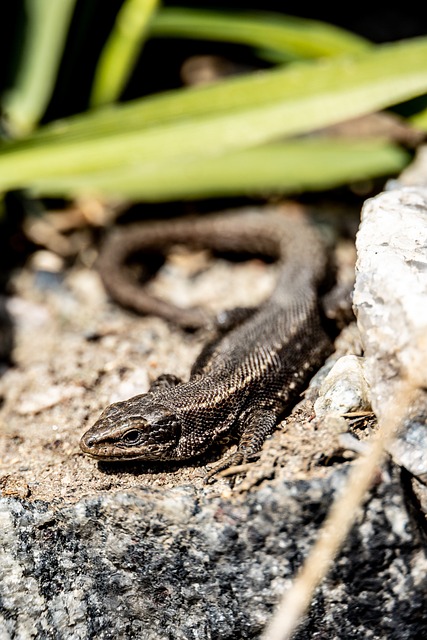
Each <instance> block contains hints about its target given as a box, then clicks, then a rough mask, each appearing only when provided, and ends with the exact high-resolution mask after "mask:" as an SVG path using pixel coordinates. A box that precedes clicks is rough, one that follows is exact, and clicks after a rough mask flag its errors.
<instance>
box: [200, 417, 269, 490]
mask: <svg viewBox="0 0 427 640" xmlns="http://www.w3.org/2000/svg"><path fill="white" fill-rule="evenodd" d="M239 422H240V425H239V430H238V432H239V434H240V440H239V444H238V446H237V450H236V451H235V452H234V453H232V454H230V455H228V456H226V457H225V458H224V459H223V460H222V461H221V462H220V463H219V464H218V465H217V466H216V467H215V468H214V469H212V471H210V472H209V473H208V475H207V477H206V482H209V481H210V480H211V479H212V478H213V477H214V476H216V475H217V474H218V473H220V472H221V471H224V469H228V468H229V467H232V466H233V467H234V466H236V465H241V464H244V463H246V462H247V461H248V460H250V459H251V458H253V457H254V456H255V455H256V454H257V453H258V452H259V451H260V450H261V448H262V445H263V444H264V442H265V440H266V438H267V437H268V436H269V435H271V434H272V433H273V431H274V429H275V426H276V423H277V416H276V414H275V413H273V411H269V410H267V409H252V410H249V411H248V412H247V413H246V415H245V416H244V417H241V419H240V421H239Z"/></svg>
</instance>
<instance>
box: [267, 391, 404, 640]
mask: <svg viewBox="0 0 427 640" xmlns="http://www.w3.org/2000/svg"><path fill="white" fill-rule="evenodd" d="M413 391H414V387H413V385H412V384H410V383H409V382H406V381H405V382H402V383H401V384H400V387H399V389H398V390H397V392H396V393H395V396H394V401H393V402H392V403H390V405H389V407H388V410H387V413H386V415H384V418H383V420H382V421H381V425H380V429H379V431H378V434H377V437H376V439H375V441H374V442H373V443H372V446H371V448H370V450H369V452H368V454H367V455H366V456H364V457H363V458H361V459H360V460H359V461H358V462H357V463H355V464H354V466H353V468H352V470H351V473H350V476H349V479H348V483H347V485H346V487H345V488H344V490H343V492H342V493H341V494H340V495H339V496H337V498H336V499H335V502H334V503H333V505H332V507H331V510H330V512H329V515H328V517H327V519H326V520H325V523H324V524H323V526H322V528H321V530H320V533H319V537H318V539H317V541H316V543H315V544H314V546H313V548H312V550H311V552H310V554H309V556H308V557H307V559H306V561H305V562H304V565H303V566H302V568H301V570H300V571H299V573H298V575H297V576H296V578H295V580H294V582H293V584H292V585H291V587H290V588H289V589H288V591H287V592H286V593H285V594H284V596H283V599H282V601H281V603H280V604H279V606H278V608H277V611H276V613H275V615H274V617H273V618H272V620H271V622H270V624H269V625H268V626H267V628H266V629H265V631H264V633H263V635H262V638H261V640H289V639H290V638H291V637H292V635H293V633H294V632H295V630H296V628H297V626H298V624H299V623H300V622H301V620H302V617H303V615H304V614H305V612H306V610H307V608H308V607H309V605H310V602H311V600H312V598H313V594H314V591H315V590H316V588H317V587H318V585H319V584H320V582H321V581H322V580H323V578H324V577H325V576H326V574H327V572H328V570H329V568H330V567H331V564H332V562H333V559H334V558H335V556H336V554H337V553H338V551H339V549H340V548H341V546H342V544H343V542H344V540H345V539H346V537H347V534H348V532H349V530H350V528H351V526H352V524H353V522H354V520H355V518H356V516H357V513H358V511H359V508H360V506H361V505H362V503H363V499H364V497H365V494H366V492H367V490H368V489H369V487H370V486H371V485H372V482H373V480H374V478H375V475H376V473H377V471H378V466H379V465H380V464H381V463H382V461H383V458H384V456H385V449H386V448H387V446H388V445H389V444H390V442H391V441H392V440H393V438H394V436H395V435H396V433H397V431H398V429H399V426H400V425H401V424H402V421H403V418H404V416H405V412H406V410H407V408H408V405H410V398H411V396H412V394H413Z"/></svg>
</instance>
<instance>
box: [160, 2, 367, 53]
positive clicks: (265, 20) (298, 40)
mask: <svg viewBox="0 0 427 640" xmlns="http://www.w3.org/2000/svg"><path fill="white" fill-rule="evenodd" d="M150 36H160V37H173V38H176V37H181V38H196V39H200V40H220V41H225V42H232V43H241V44H246V45H250V46H253V47H258V48H259V49H260V50H261V51H262V50H269V51H275V52H276V53H280V54H282V55H283V56H285V57H287V58H290V59H293V58H317V57H322V56H335V55H341V54H343V53H358V52H360V51H364V50H366V49H367V48H368V47H369V46H370V45H369V43H368V41H367V40H365V39H364V38H362V37H360V36H357V35H355V34H353V33H350V32H348V31H345V30H344V29H340V28H339V27H335V26H333V25H331V24H326V23H324V22H320V21H318V20H307V19H304V18H296V17H293V16H285V15H283V14H275V13H267V12H262V11H259V12H256V13H255V12H244V11H242V12H240V13H239V12H235V11H207V10H204V9H187V8H178V7H176V8H173V7H169V8H164V9H162V10H161V11H159V12H158V13H157V15H156V16H155V18H154V19H153V21H152V23H151V26H150Z"/></svg>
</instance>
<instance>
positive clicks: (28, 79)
mask: <svg viewBox="0 0 427 640" xmlns="http://www.w3.org/2000/svg"><path fill="white" fill-rule="evenodd" d="M75 1H76V0H55V1H54V2H52V1H51V0H26V2H25V9H26V12H27V23H26V24H27V28H26V33H25V39H24V44H23V51H22V58H21V63H20V68H19V69H18V74H17V77H16V81H15V84H14V86H13V87H12V89H11V90H10V91H9V92H8V93H7V94H6V95H5V96H4V99H3V103H4V110H5V113H6V115H7V118H8V121H9V126H10V128H11V131H12V133H13V134H14V135H17V136H22V135H25V134H27V133H28V132H29V131H31V129H32V128H33V127H34V126H35V125H36V124H37V122H38V120H39V119H40V118H41V116H42V115H43V113H44V110H45V108H46V105H47V103H48V101H49V99H50V97H51V95H52V90H53V87H54V84H55V79H56V74H57V71H58V67H59V63H60V61H61V56H62V52H63V49H64V46H65V40H66V37H67V32H68V27H69V23H70V20H71V16H72V13H73V9H74V5H75Z"/></svg>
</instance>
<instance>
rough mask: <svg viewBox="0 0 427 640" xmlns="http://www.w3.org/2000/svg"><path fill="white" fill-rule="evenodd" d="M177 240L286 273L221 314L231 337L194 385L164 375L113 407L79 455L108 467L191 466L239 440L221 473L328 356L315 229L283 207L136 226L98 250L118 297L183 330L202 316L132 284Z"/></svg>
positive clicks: (204, 359) (250, 450)
mask: <svg viewBox="0 0 427 640" xmlns="http://www.w3.org/2000/svg"><path fill="white" fill-rule="evenodd" d="M180 243H181V244H186V245H191V246H195V247H204V248H210V249H215V250H220V251H245V252H256V253H261V254H263V255H266V256H272V257H273V258H276V259H277V260H279V267H280V268H279V275H278V279H277V283H276V286H275V289H274V291H273V293H272V294H271V296H270V297H269V298H268V300H266V301H265V302H264V303H263V304H262V305H260V307H259V308H257V309H250V310H249V309H247V310H242V309H241V310H237V311H236V312H235V313H229V314H225V316H223V320H224V318H225V322H224V321H223V323H222V324H224V325H225V328H226V329H229V330H225V328H224V327H223V330H221V331H219V334H218V336H217V338H216V339H215V340H214V341H213V342H211V343H209V344H208V345H207V346H206V347H205V348H204V349H203V350H202V353H201V354H200V356H199V357H198V359H197V360H196V362H195V364H194V366H193V368H192V371H191V375H190V378H189V380H188V381H187V382H182V381H180V380H179V379H177V378H176V377H175V376H167V375H164V376H160V378H159V379H158V380H156V381H155V382H154V383H153V385H152V386H151V388H150V390H149V391H148V393H144V394H142V395H138V396H135V397H133V398H130V399H129V400H125V401H124V402H117V403H114V404H112V405H110V406H108V407H107V408H106V409H105V410H104V412H103V413H102V414H101V416H100V417H99V419H98V420H97V422H96V423H95V424H94V425H93V427H92V428H91V429H89V430H88V431H87V432H86V433H85V434H84V435H83V437H82V439H81V448H82V450H83V451H84V452H85V453H87V454H89V455H91V456H93V457H95V458H99V459H101V460H125V459H128V460H129V459H141V460H184V459H189V458H193V457H194V456H198V455H199V454H201V453H203V452H204V451H206V450H207V449H208V448H209V447H210V446H211V445H212V443H213V442H214V441H217V440H219V439H222V438H223V437H224V436H226V435H227V434H230V433H235V434H237V436H238V438H239V443H238V447H237V451H236V452H235V453H234V454H232V455H231V456H228V457H227V458H226V459H225V460H224V461H223V462H222V463H221V464H220V465H219V466H218V467H217V469H215V470H214V473H216V472H218V471H219V470H222V469H224V468H227V467H228V466H230V465H235V464H240V463H242V462H245V461H247V460H248V459H250V458H251V457H253V456H254V455H255V454H257V453H258V452H259V450H260V448H261V446H262V444H263V442H264V440H265V438H266V437H267V436H268V435H269V434H271V433H272V432H273V430H274V428H275V426H276V423H277V420H278V417H279V415H280V414H281V413H283V411H284V410H285V409H286V407H288V406H289V404H290V402H291V401H292V400H293V399H294V398H295V397H296V396H297V395H298V394H299V393H300V392H301V390H302V389H303V388H304V386H305V385H306V383H307V380H308V379H309V377H310V376H311V375H312V373H313V372H314V371H315V370H316V369H318V368H319V366H320V365H321V364H322V362H323V361H324V359H325V357H326V356H327V355H328V353H329V352H330V349H331V343H330V339H329V337H328V336H327V334H326V332H325V330H324V328H323V326H322V322H321V318H320V313H319V301H318V292H317V290H318V286H319V284H320V283H321V282H322V280H323V279H324V276H325V269H326V263H327V259H326V254H325V250H324V246H323V243H322V241H321V239H320V237H319V234H318V232H317V231H316V230H315V229H314V228H313V227H312V226H311V225H310V224H309V223H308V222H307V221H306V219H305V218H304V217H302V216H301V215H291V216H289V215H284V213H283V212H281V210H280V207H276V208H269V209H268V210H267V211H264V212H262V213H261V212H259V211H253V210H247V211H245V212H244V213H241V212H239V213H238V214H236V213H228V214H222V215H216V216H210V217H201V218H193V219H181V220H179V219H178V220H174V221H173V220H172V221H168V222H167V223H165V222H151V223H145V224H139V223H138V224H136V225H130V226H128V227H124V228H122V229H120V230H117V232H116V233H115V234H113V235H111V236H110V238H109V239H108V240H107V242H106V244H105V246H104V249H103V250H102V252H101V257H100V272H101V276H102V279H103V281H104V284H105V286H106V288H107V290H108V291H109V292H110V294H111V296H112V297H113V298H114V299H115V300H117V301H118V302H119V303H120V304H122V305H124V306H127V307H131V308H133V309H135V310H137V311H139V312H141V313H152V314H157V315H160V316H163V317H164V318H167V319H168V320H172V321H175V322H177V323H178V324H180V325H181V326H185V327H198V326H201V325H203V324H205V323H206V318H207V316H206V314H205V313H204V312H202V311H201V310H199V309H177V308H176V307H175V306H173V305H170V304H169V303H167V302H165V301H162V300H159V299H157V298H153V297H152V296H150V295H149V294H148V293H146V292H145V290H144V289H143V288H141V286H140V285H139V284H138V283H137V282H136V280H132V279H131V278H129V273H128V271H127V268H126V260H127V258H128V257H129V256H130V255H131V254H134V253H136V252H143V251H144V250H151V251H152V250H158V251H165V250H167V248H168V247H170V246H172V245H176V244H180ZM219 324H220V325H221V322H219Z"/></svg>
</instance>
